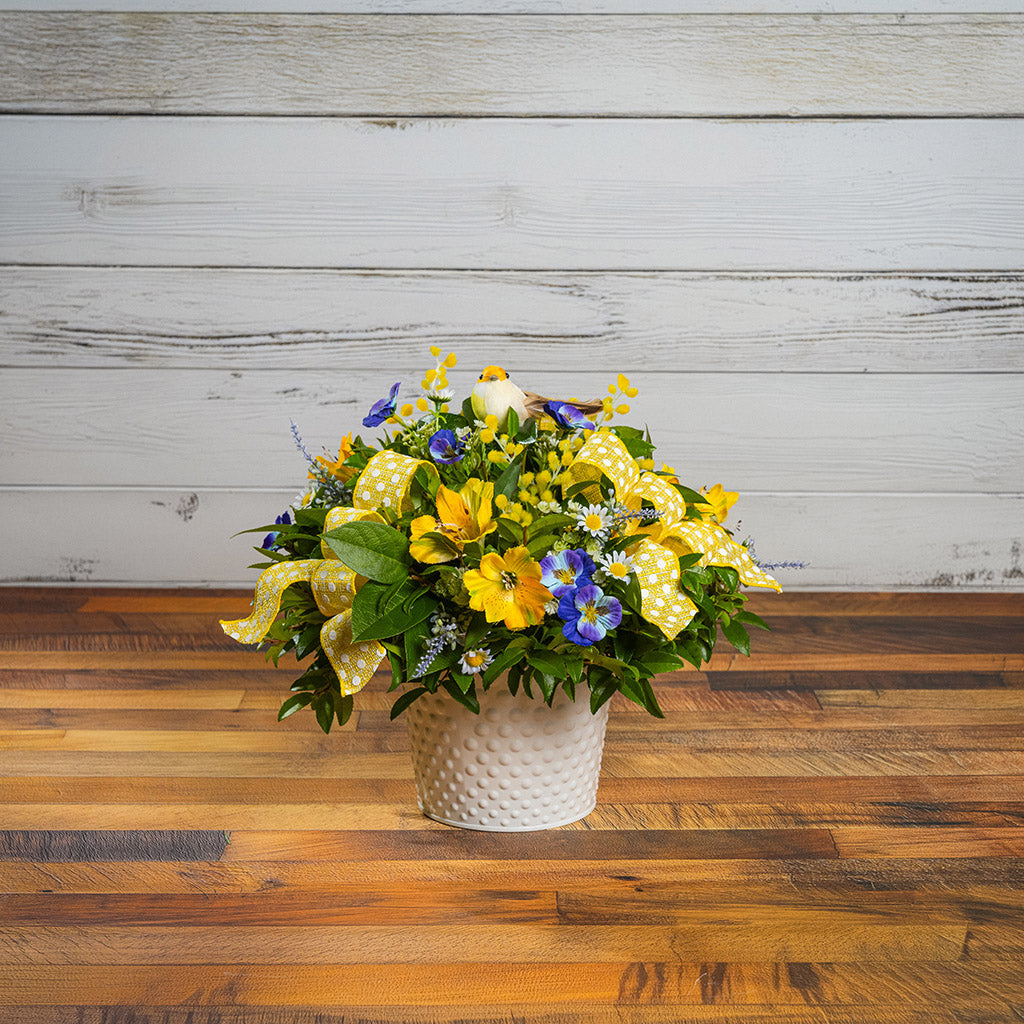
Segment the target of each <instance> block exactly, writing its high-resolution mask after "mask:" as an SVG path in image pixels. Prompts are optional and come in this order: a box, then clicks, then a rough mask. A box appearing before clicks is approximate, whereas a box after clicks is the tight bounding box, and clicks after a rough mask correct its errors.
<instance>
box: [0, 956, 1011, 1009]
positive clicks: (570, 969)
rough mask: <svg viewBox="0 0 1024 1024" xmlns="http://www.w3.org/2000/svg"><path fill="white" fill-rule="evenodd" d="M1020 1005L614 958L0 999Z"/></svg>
mask: <svg viewBox="0 0 1024 1024" xmlns="http://www.w3.org/2000/svg"><path fill="white" fill-rule="evenodd" d="M994 991H998V992H999V993H1001V994H1003V993H1005V996H1006V999H1008V1000H1018V1001H1019V1000H1020V999H1022V998H1024V977H1022V976H1021V974H1020V970H1019V964H1017V963H1014V962H994V963H971V964H968V965H964V964H950V963H939V964H929V963H917V964H915V965H914V967H913V968H908V966H907V965H906V964H902V963H901V964H893V965H891V966H890V965H886V964H842V963H788V964H786V963H783V964H779V963H774V964H772V963H764V962H754V963H699V962H697V963H683V962H672V963H620V964H589V963H578V964H572V965H565V964H544V963H531V964H501V963H478V964H474V965H473V966H472V969H468V967H467V965H463V964H458V963H449V964H445V965H437V964H400V965H399V964H396V965H393V966H392V967H391V968H390V969H389V970H388V971H381V970H380V969H379V968H378V967H376V966H375V965H367V966H363V965H351V966H350V965H335V964H320V965H317V966H315V967H309V966H301V965H288V966H278V965H273V964H268V965H261V966H259V967H243V966H218V965H212V966H200V965H191V964H190V965H184V966H177V965H168V966H156V967H151V966H136V967H133V968H132V970H131V971H125V970H124V969H123V967H120V966H85V967H82V966H68V965H62V966H61V967H60V968H59V969H58V968H54V967H41V966H35V965H16V966H10V967H8V968H7V970H6V971H5V972H4V973H3V974H2V975H0V999H3V1000H5V1001H6V1002H7V1003H9V1004H12V1005H18V1004H28V1005H57V1006H60V1005H67V1004H76V1003H84V1004H90V1003H91V1004H96V1003H109V1002H115V1001H116V1002H121V1003H129V1004H131V1003H137V1004H142V1005H147V1004H149V1005H151V1004H153V1003H155V1002H157V1000H158V999H160V998H161V997H162V998H163V1000H164V1001H165V1002H168V1001H176V1002H183V1003H184V1002H193V1003H199V1004H200V1005H202V1004H211V1005H219V1004H225V1003H226V1004H228V1005H236V1006H250V1005H252V1006H264V1005H273V1006H301V1005H308V1004H309V1003H310V1002H314V1003H322V1004H323V1005H325V1006H330V1005H332V1004H337V1003H339V1002H340V1003H345V1002H347V1003H349V1004H352V1003H355V1004H364V1005H371V1006H372V1005H378V1006H399V1005H408V1004H411V1005H420V1006H424V1005H437V1004H438V997H439V996H442V994H443V998H444V1000H445V1002H446V1003H447V1004H448V1005H449V1006H452V1007H456V1006H467V1005H473V1004H479V1003H481V1002H485V1001H486V1002H490V1003H492V1004H493V1003H509V1002H520V1003H524V1004H527V1005H529V1004H541V1005H543V1004H549V1005H550V1004H555V1003H562V1004H563V1005H567V1006H572V1005H577V1006H578V1005H581V1004H582V1005H588V1004H595V1003H596V1004H598V1005H601V1004H605V1005H609V1006H610V1005H627V1006H629V1005H632V1006H648V1005H662V1006H691V1005H701V1004H704V1005H707V1004H709V1003H711V1004H717V1005H730V1006H740V1005H748V1004H750V1003H755V1004H757V1003H760V1004H765V1003H768V1002H771V1003H773V1004H776V1005H782V1006H787V1005H789V1006H806V1005H807V1004H809V1003H815V1004H818V1005H819V1006H831V1005H834V1004H840V1005H846V1006H850V1005H868V1006H872V1005H873V1006H880V1005H881V1006H884V1005H891V1004H893V1003H896V1004H904V1005H905V1004H908V1003H910V1004H913V1003H915V1002H917V1003H920V1002H922V1001H927V1002H929V1003H931V1002H935V1001H938V1002H940V1003H945V1004H947V1005H949V1006H952V1007H964V1008H968V1007H970V1008H982V1009H994V1010H1002V1009H1005V1008H1006V1000H1004V999H1003V998H1002V997H1001V995H1000V996H996V995H993V994H992V993H993V992H994Z"/></svg>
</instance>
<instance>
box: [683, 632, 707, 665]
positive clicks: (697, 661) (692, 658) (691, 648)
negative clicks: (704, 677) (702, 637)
mask: <svg viewBox="0 0 1024 1024" xmlns="http://www.w3.org/2000/svg"><path fill="white" fill-rule="evenodd" d="M676 653H677V654H678V655H679V657H680V658H682V659H683V660H684V661H688V662H689V663H690V664H691V665H692V666H693V667H694V668H700V666H701V663H702V662H703V661H705V660H706V659H705V658H704V656H703V655H704V651H703V649H702V648H701V646H700V645H699V644H698V642H697V639H696V637H694V636H692V635H684V634H682V633H680V634H679V636H677V637H676Z"/></svg>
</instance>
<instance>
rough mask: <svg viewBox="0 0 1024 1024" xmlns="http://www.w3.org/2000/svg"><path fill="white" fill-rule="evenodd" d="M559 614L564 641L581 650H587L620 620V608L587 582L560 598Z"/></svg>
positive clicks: (620, 606)
mask: <svg viewBox="0 0 1024 1024" xmlns="http://www.w3.org/2000/svg"><path fill="white" fill-rule="evenodd" d="M558 614H559V617H560V618H562V619H564V620H565V625H564V626H563V627H562V633H563V635H564V636H565V638H566V639H567V640H571V641H572V642H573V643H574V644H579V645H580V646H581V647H590V645H591V644H594V643H596V642H597V641H598V640H600V639H601V638H602V637H603V636H604V635H605V634H606V633H607V632H608V630H609V629H614V628H615V627H616V626H617V625H618V624H619V623H620V622H621V621H622V605H621V604H619V602H618V601H617V600H616V599H615V598H614V597H609V596H608V595H607V594H606V593H605V592H604V591H603V590H602V589H601V588H600V587H598V586H596V585H595V584H593V583H588V584H587V585H586V586H585V587H580V588H579V590H576V591H570V592H569V593H567V594H564V595H563V596H562V599H561V600H560V601H559V602H558Z"/></svg>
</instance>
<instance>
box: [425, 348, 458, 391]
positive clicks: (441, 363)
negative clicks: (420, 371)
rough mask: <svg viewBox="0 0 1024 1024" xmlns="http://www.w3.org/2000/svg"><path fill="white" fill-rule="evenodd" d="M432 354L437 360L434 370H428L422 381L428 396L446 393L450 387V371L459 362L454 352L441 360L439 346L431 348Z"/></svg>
mask: <svg viewBox="0 0 1024 1024" xmlns="http://www.w3.org/2000/svg"><path fill="white" fill-rule="evenodd" d="M430 354H431V355H432V356H433V357H434V359H435V360H436V362H435V364H434V368H433V369H432V370H427V372H426V373H425V374H424V375H423V380H422V381H420V386H421V387H422V388H423V390H424V391H426V393H427V394H428V395H436V394H437V393H438V392H439V391H444V390H445V389H446V388H447V387H448V371H449V370H450V369H451V368H452V367H453V366H455V364H456V363H457V362H458V360H457V359H456V358H455V353H454V352H449V353H448V355H446V356H445V357H444V358H443V359H442V358H441V349H440V348H438V347H437V345H431V346H430Z"/></svg>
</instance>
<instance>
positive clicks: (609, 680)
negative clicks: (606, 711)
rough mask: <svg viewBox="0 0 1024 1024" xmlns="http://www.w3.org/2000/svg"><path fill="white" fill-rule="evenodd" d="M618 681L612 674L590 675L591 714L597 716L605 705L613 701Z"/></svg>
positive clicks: (593, 673) (593, 672)
mask: <svg viewBox="0 0 1024 1024" xmlns="http://www.w3.org/2000/svg"><path fill="white" fill-rule="evenodd" d="M617 684H618V680H616V678H615V677H614V676H613V675H612V674H611V673H610V672H603V671H600V670H598V671H596V672H595V671H592V672H591V673H590V713H591V714H596V713H597V712H598V711H599V710H600V709H601V707H602V706H603V705H604V704H607V703H608V701H610V700H611V699H612V696H613V694H614V693H615V691H616V690H617V689H618V685H617Z"/></svg>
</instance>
